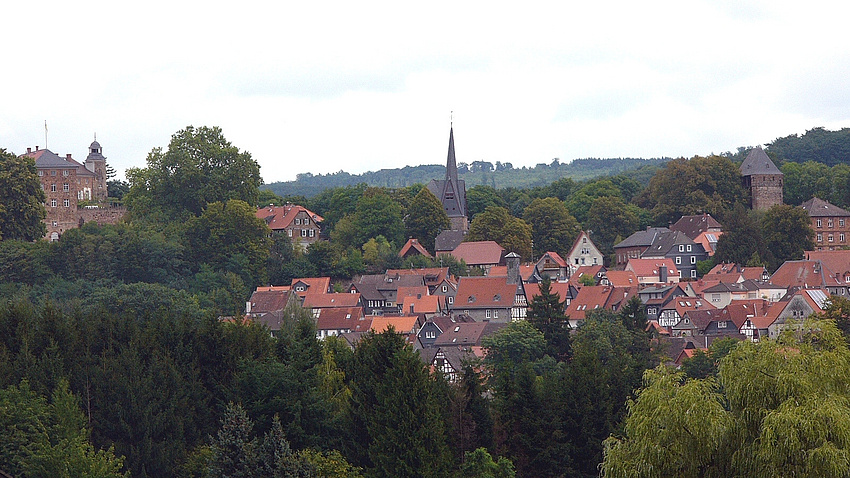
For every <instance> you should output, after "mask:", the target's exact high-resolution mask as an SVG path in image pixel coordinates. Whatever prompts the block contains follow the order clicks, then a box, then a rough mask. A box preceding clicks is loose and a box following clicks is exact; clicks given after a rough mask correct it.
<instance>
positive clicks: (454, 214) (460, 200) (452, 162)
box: [428, 128, 469, 231]
mask: <svg viewBox="0 0 850 478" xmlns="http://www.w3.org/2000/svg"><path fill="white" fill-rule="evenodd" d="M428 190H429V191H431V192H432V193H434V196H437V199H439V200H440V202H441V203H442V204H443V208H444V209H445V210H446V215H447V216H449V224H450V226H449V227H450V229H451V230H453V231H468V230H469V219H468V217H467V215H466V183H465V181H463V180H462V179H458V177H457V160H456V159H455V139H454V128H449V153H448V156H447V158H446V179H445V180H443V181H440V180H436V179H432V180H431V182H430V183H428Z"/></svg>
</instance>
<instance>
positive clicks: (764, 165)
mask: <svg viewBox="0 0 850 478" xmlns="http://www.w3.org/2000/svg"><path fill="white" fill-rule="evenodd" d="M753 174H779V175H781V174H782V171H780V170H779V168H777V167H776V165H775V164H773V161H771V160H770V158H769V157H768V156H767V153H765V152H764V150H763V149H761V147H759V146H756V147H755V148H753V149H752V150H751V151H750V154H748V155H747V157H746V159H744V162H743V163H741V175H742V176H752V175H753Z"/></svg>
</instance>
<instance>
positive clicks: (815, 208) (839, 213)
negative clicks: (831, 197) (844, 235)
mask: <svg viewBox="0 0 850 478" xmlns="http://www.w3.org/2000/svg"><path fill="white" fill-rule="evenodd" d="M800 207H801V208H803V209H805V210H806V212H807V213H809V217H848V216H850V212H847V211H845V210H844V209H841V208H840V207H838V206H835V205H832V204H830V203H828V202H826V201H824V200H823V199H820V198H811V199H809V200H808V201H806V202H804V203H803V204H800Z"/></svg>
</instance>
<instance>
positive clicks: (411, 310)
mask: <svg viewBox="0 0 850 478" xmlns="http://www.w3.org/2000/svg"><path fill="white" fill-rule="evenodd" d="M410 313H411V314H412V313H413V304H410Z"/></svg>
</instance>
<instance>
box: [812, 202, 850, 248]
mask: <svg viewBox="0 0 850 478" xmlns="http://www.w3.org/2000/svg"><path fill="white" fill-rule="evenodd" d="M800 207H801V208H803V209H805V210H806V212H807V213H809V217H811V218H812V229H814V230H815V250H816V251H834V250H836V249H841V248H843V247H846V246H847V245H848V244H850V243H848V242H847V239H848V237H850V212H847V211H845V210H844V209H841V208H840V207H838V206H834V205H832V204H830V203H828V202H826V201H824V200H823V199H820V198H811V199H809V200H808V201H806V202H804V203H803V204H800Z"/></svg>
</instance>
